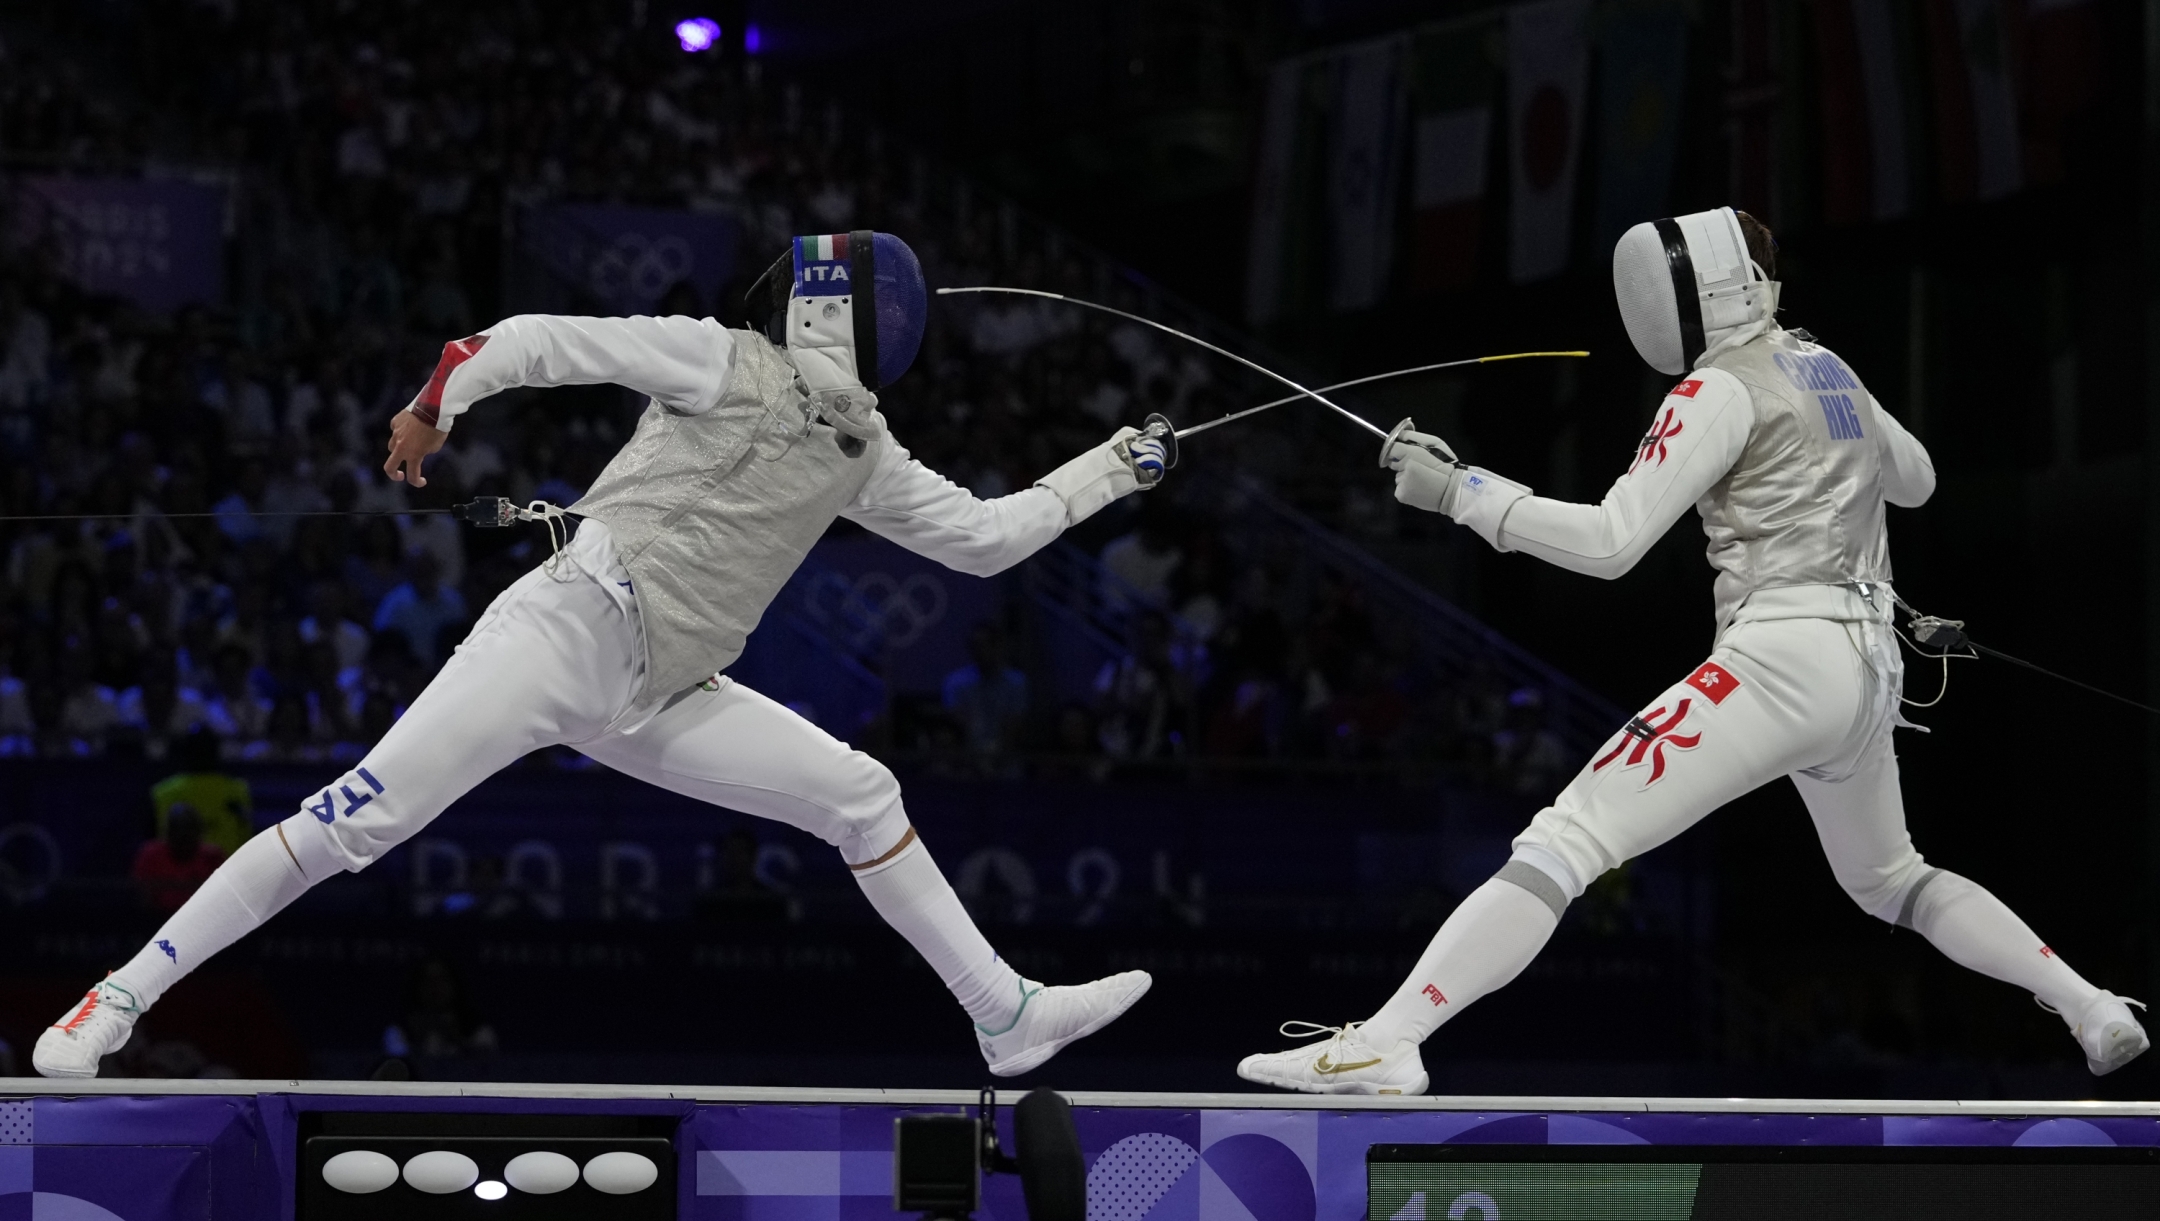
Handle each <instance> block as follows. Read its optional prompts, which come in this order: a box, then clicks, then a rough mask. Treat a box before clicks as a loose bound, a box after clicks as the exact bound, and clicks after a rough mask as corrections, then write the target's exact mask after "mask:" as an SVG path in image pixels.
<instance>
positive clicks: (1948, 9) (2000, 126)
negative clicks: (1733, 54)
mask: <svg viewBox="0 0 2160 1221" xmlns="http://www.w3.org/2000/svg"><path fill="white" fill-rule="evenodd" d="M1927 29H1928V47H1929V61H1930V67H1931V68H1932V75H1933V77H1934V83H1935V117H1936V132H1935V143H1936V147H1937V149H1938V150H1939V154H1940V157H1941V164H1940V168H1941V173H1942V193H1943V198H1944V199H1946V200H1949V201H1951V202H1953V203H1955V202H1963V201H1967V200H1971V199H1975V198H1977V199H2000V198H2002V197H2003V196H2005V195H2008V194H2010V193H2011V192H2013V191H2015V190H2017V189H2018V188H2019V187H2020V186H2022V185H2024V181H2025V176H2024V166H2023V161H2024V158H2023V155H2022V154H2023V150H2022V148H2021V147H2020V146H2021V145H2022V143H2023V141H2022V139H2021V138H2020V135H2019V131H2018V113H2017V100H2016V97H2015V95H2014V93H2013V91H2012V89H2011V87H2010V70H2009V53H2008V52H2009V48H2008V40H2007V38H2006V37H2005V32H2004V29H2003V5H2002V0H1928V3H1927Z"/></svg>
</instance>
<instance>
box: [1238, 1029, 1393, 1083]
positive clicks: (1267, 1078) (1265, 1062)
mask: <svg viewBox="0 0 2160 1221" xmlns="http://www.w3.org/2000/svg"><path fill="white" fill-rule="evenodd" d="M1363 1025H1364V1023H1363V1022H1352V1023H1350V1024H1349V1025H1348V1026H1322V1025H1320V1024H1319V1023H1317V1022H1284V1023H1283V1024H1282V1032H1283V1037H1285V1038H1290V1039H1302V1038H1306V1037H1308V1036H1311V1035H1315V1034H1325V1035H1332V1036H1333V1037H1332V1038H1327V1039H1322V1040H1320V1041H1319V1042H1318V1043H1307V1044H1306V1045H1305V1046H1303V1047H1294V1048H1292V1049H1290V1050H1289V1051H1278V1052H1270V1053H1268V1054H1266V1055H1259V1056H1247V1057H1245V1058H1244V1059H1243V1060H1240V1061H1238V1066H1237V1071H1238V1076H1240V1077H1243V1078H1245V1079H1246V1080H1247V1081H1253V1082H1257V1083H1259V1084H1261V1085H1272V1086H1275V1087H1276V1088H1278V1089H1285V1090H1303V1091H1304V1092H1305V1093H1308V1094H1422V1093H1424V1092H1425V1085H1426V1082H1427V1080H1428V1078H1427V1077H1426V1076H1425V1062H1424V1061H1423V1060H1422V1059H1420V1058H1419V1057H1418V1045H1417V1044H1415V1043H1412V1042H1410V1041H1409V1040H1407V1039H1405V1040H1403V1041H1402V1042H1399V1043H1397V1044H1396V1045H1395V1046H1393V1047H1391V1048H1388V1049H1385V1050H1382V1049H1380V1048H1377V1047H1373V1046H1371V1045H1369V1044H1367V1043H1366V1042H1365V1040H1363V1039H1362V1038H1360V1037H1358V1028H1359V1027H1361V1026H1363Z"/></svg>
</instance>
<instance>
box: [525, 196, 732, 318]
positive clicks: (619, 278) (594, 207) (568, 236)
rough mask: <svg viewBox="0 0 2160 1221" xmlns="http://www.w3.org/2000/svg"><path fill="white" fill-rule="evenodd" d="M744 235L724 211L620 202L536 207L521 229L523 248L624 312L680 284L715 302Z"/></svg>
mask: <svg viewBox="0 0 2160 1221" xmlns="http://www.w3.org/2000/svg"><path fill="white" fill-rule="evenodd" d="M739 240H740V232H739V230H738V227H737V226H736V224H735V222H734V221H733V220H731V219H729V218H728V217H725V216H720V215H716V214H712V213H702V212H685V211H680V210H676V209H672V208H636V207H623V206H619V205H613V204H557V205H552V206H548V207H541V208H534V209H532V210H530V211H529V212H527V213H526V215H525V217H524V221H523V225H522V227H521V232H520V236H519V241H520V244H521V245H522V246H523V247H524V253H525V254H527V255H529V256H531V257H532V258H534V259H536V260H538V261H539V262H540V263H541V264H542V265H544V266H545V267H547V269H548V270H549V271H551V272H553V273H554V275H555V276H556V277H557V278H558V280H559V281H560V283H561V284H562V285H563V286H564V287H566V288H571V289H574V290H575V291H576V292H578V293H581V294H584V295H585V296H587V297H589V298H590V299H591V300H592V301H593V302H595V303H597V304H598V305H600V306H601V307H602V308H603V309H606V310H609V311H611V312H613V313H617V314H649V313H651V312H653V310H654V308H655V307H656V306H658V305H659V304H660V301H661V298H662V297H664V296H665V295H666V294H667V291H668V290H669V289H670V288H672V287H674V286H675V285H677V284H687V285H689V286H690V287H691V289H692V290H693V291H694V292H695V293H696V295H697V298H698V300H699V301H700V302H701V303H704V304H706V305H707V306H708V307H709V306H710V305H711V303H712V301H713V295H714V294H715V293H717V292H718V291H719V290H720V287H721V285H722V284H724V283H726V281H727V278H728V275H729V273H730V272H732V271H733V270H734V267H735V254H736V246H737V243H738V241H739ZM535 304H538V303H535Z"/></svg>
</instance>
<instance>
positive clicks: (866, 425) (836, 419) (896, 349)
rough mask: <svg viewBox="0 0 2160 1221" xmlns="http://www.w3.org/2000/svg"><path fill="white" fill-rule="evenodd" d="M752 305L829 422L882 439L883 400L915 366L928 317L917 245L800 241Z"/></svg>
mask: <svg viewBox="0 0 2160 1221" xmlns="http://www.w3.org/2000/svg"><path fill="white" fill-rule="evenodd" d="M783 277H785V278H783ZM748 304H749V306H750V311H751V316H752V321H753V322H761V323H762V325H763V326H764V329H765V334H766V337H767V338H769V339H771V340H772V341H773V342H774V343H775V344H778V345H780V346H781V347H783V348H785V349H787V354H788V357H789V359H791V360H792V361H794V363H795V372H796V374H797V375H798V376H800V377H801V379H802V384H803V390H804V391H805V392H806V393H807V394H808V395H809V397H810V402H811V404H812V405H813V406H815V407H816V408H817V410H818V414H819V415H820V416H822V417H823V418H824V420H825V422H826V423H828V424H830V425H832V426H833V427H834V428H836V429H838V430H839V431H841V432H843V433H845V434H847V435H848V436H851V437H859V438H865V439H867V438H869V437H873V436H876V435H877V433H878V432H879V430H880V429H882V428H883V427H884V423H883V420H882V419H881V417H879V416H878V414H877V393H876V392H877V391H878V390H880V389H882V388H884V387H885V386H887V385H890V384H891V383H892V382H894V381H896V380H898V379H899V377H900V375H901V374H903V373H905V372H907V369H908V366H909V365H911V364H913V363H915V351H916V349H917V348H919V347H921V346H922V335H923V322H924V320H925V318H926V316H927V314H928V311H929V303H928V294H927V292H926V290H925V288H924V286H923V274H922V264H921V263H919V262H917V261H916V259H915V252H914V251H912V250H910V249H908V244H907V243H906V242H903V241H901V240H900V239H899V238H897V237H894V236H893V235H892V234H890V233H873V232H871V231H870V230H868V229H857V230H855V231H854V232H853V233H828V234H823V235H820V236H815V237H798V238H796V239H795V240H794V242H792V243H791V244H790V245H789V248H788V252H787V253H786V254H783V255H781V256H780V258H779V259H778V260H776V261H775V262H774V263H773V265H772V266H771V267H769V268H767V269H766V271H765V274H764V275H763V276H760V277H759V278H758V280H757V282H756V283H755V284H752V285H751V286H750V293H749V302H748Z"/></svg>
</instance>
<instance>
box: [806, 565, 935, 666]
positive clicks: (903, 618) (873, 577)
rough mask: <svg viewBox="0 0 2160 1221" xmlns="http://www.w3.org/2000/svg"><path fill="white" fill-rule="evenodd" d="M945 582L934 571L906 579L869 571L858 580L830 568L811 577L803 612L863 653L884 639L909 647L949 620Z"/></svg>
mask: <svg viewBox="0 0 2160 1221" xmlns="http://www.w3.org/2000/svg"><path fill="white" fill-rule="evenodd" d="M948 600H949V599H948V597H947V595H946V593H945V583H944V582H943V581H940V580H938V579H937V578H936V577H933V576H931V575H929V574H928V573H921V572H918V573H915V574H914V575H912V576H910V577H908V578H906V579H905V580H901V579H899V578H896V577H893V576H891V575H889V574H886V573H882V572H866V573H864V574H863V575H862V576H860V577H858V578H856V579H855V580H853V581H850V580H848V578H847V577H846V576H844V575H842V574H840V573H837V572H832V571H826V572H821V573H818V574H817V575H815V576H813V577H811V578H810V585H809V588H808V589H806V590H804V591H803V610H804V611H805V612H807V613H808V614H809V616H810V618H811V619H812V620H814V621H815V622H816V623H817V624H818V625H819V626H821V627H823V628H825V629H826V630H827V631H830V632H833V633H834V634H835V635H838V636H840V637H841V638H842V639H844V640H845V641H846V642H847V645H848V647H849V648H852V649H855V650H856V651H858V652H860V651H861V650H863V649H866V648H868V647H870V646H871V645H873V644H875V643H877V642H878V641H880V640H882V641H884V642H885V643H886V644H888V645H891V646H892V647H893V648H896V649H904V648H906V647H908V646H909V645H911V644H914V643H915V642H916V641H918V640H921V639H922V638H923V636H924V634H926V633H927V632H929V630H930V629H931V628H933V627H936V626H937V625H938V623H939V622H940V621H941V620H943V619H944V618H945V607H946V603H947V601H948Z"/></svg>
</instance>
